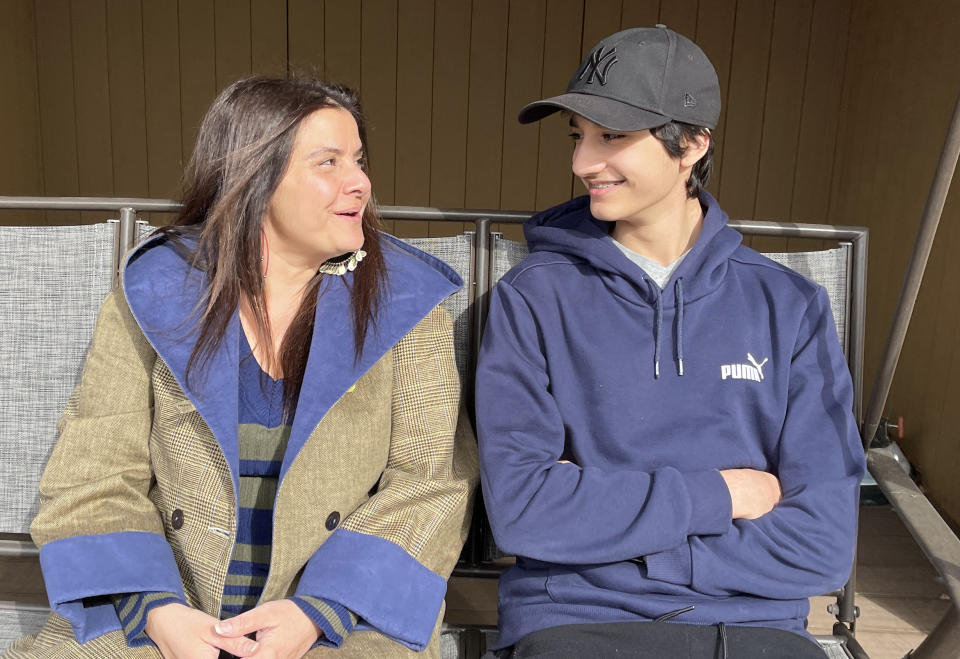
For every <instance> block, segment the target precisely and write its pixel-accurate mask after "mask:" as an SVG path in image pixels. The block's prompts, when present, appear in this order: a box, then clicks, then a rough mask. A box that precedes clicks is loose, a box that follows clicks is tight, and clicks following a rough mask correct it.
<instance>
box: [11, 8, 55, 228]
mask: <svg viewBox="0 0 960 659" xmlns="http://www.w3.org/2000/svg"><path fill="white" fill-rule="evenodd" d="M4 7H5V14H4V20H3V22H2V23H0V98H3V103H0V150H2V152H3V153H4V154H5V156H4V157H3V158H0V195H42V194H43V163H42V161H41V156H40V153H41V149H40V116H39V113H40V110H39V101H38V99H37V47H36V22H35V20H34V3H33V2H32V0H15V1H11V2H8V3H6V4H5V5H4ZM45 221H46V215H45V214H43V213H27V214H24V213H22V212H20V211H3V210H0V223H2V224H24V223H39V224H42V223H44V222H45Z"/></svg>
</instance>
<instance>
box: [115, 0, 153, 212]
mask: <svg viewBox="0 0 960 659" xmlns="http://www.w3.org/2000/svg"><path fill="white" fill-rule="evenodd" d="M107 51H108V57H109V62H108V66H107V79H108V81H109V84H108V86H109V94H108V95H109V99H110V102H109V106H108V109H109V117H110V128H111V139H110V146H111V149H112V154H111V155H112V163H113V190H112V191H111V194H114V195H117V196H120V197H146V196H148V195H149V194H150V188H149V184H148V178H149V177H148V165H147V121H146V95H145V84H144V83H145V73H144V38H143V12H142V9H141V7H140V3H139V2H128V1H126V0H107Z"/></svg>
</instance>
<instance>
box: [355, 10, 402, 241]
mask: <svg viewBox="0 0 960 659" xmlns="http://www.w3.org/2000/svg"><path fill="white" fill-rule="evenodd" d="M362 21H363V22H362V25H361V35H360V41H361V55H360V77H361V79H362V80H363V87H362V89H361V91H362V95H361V96H362V100H363V108H364V112H365V113H366V118H367V147H368V148H369V150H370V153H369V157H370V167H371V179H372V182H373V193H374V194H375V195H376V197H377V200H378V202H379V203H381V204H387V205H390V204H394V203H395V200H394V199H395V197H394V193H395V190H394V187H395V183H394V181H395V170H394V162H395V160H396V139H397V126H396V122H395V117H396V108H397V0H364V2H363V15H362ZM385 229H386V230H387V231H390V232H393V231H394V225H393V222H392V221H390V222H387V223H385Z"/></svg>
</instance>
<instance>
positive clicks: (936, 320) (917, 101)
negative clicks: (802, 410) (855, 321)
mask: <svg viewBox="0 0 960 659" xmlns="http://www.w3.org/2000/svg"><path fill="white" fill-rule="evenodd" d="M958 29H960V12H958V10H957V8H956V7H955V6H953V5H951V6H948V4H947V3H920V4H919V5H918V4H912V3H907V2H904V1H902V0H897V1H892V2H889V3H869V2H864V1H862V0H854V2H853V3H852V15H851V20H850V33H849V48H848V51H847V57H846V66H845V71H846V75H845V80H844V97H843V105H842V110H841V124H840V128H839V131H838V137H839V139H838V147H837V154H836V158H835V162H834V181H833V187H832V193H831V198H830V216H831V220H832V221H834V222H837V223H840V222H842V223H850V224H864V225H867V226H868V227H870V231H871V238H870V242H871V255H870V265H869V291H870V292H869V295H868V318H867V327H868V333H867V346H866V348H867V349H866V365H867V369H866V373H865V377H866V382H867V387H868V388H869V386H870V385H871V384H872V381H873V376H874V371H875V367H876V364H877V363H878V361H879V358H880V354H881V350H882V347H883V344H884V341H885V339H886V332H887V328H888V326H889V322H890V314H891V313H892V311H893V306H894V303H895V300H896V298H897V293H898V291H899V288H900V285H901V281H902V277H903V272H904V269H905V266H906V262H907V258H908V256H909V251H910V246H911V245H912V243H913V237H914V234H915V232H916V229H917V226H918V223H919V217H920V214H921V212H922V209H923V206H924V202H925V200H926V196H927V193H928V190H929V187H930V183H931V180H932V177H933V172H934V168H935V165H936V162H937V159H938V157H939V153H940V150H941V147H942V140H943V138H944V136H945V131H946V126H947V123H948V121H949V117H950V113H951V111H952V109H953V105H954V101H955V99H956V96H957V90H958V89H960V71H958V70H957V68H956V65H955V59H956V38H955V35H956V32H957V30H958ZM905 54H906V55H905ZM954 188H956V186H954ZM958 222H960V207H958V202H957V193H956V189H954V192H953V193H952V194H951V196H950V198H949V199H948V202H947V205H946V207H945V209H944V216H943V219H942V220H941V224H940V233H939V235H938V237H937V241H936V243H935V244H934V249H933V251H932V253H931V260H930V262H929V265H928V267H927V271H926V273H925V276H924V283H923V287H922V289H921V291H920V296H919V298H918V300H917V305H916V307H915V309H914V314H913V319H912V321H911V324H910V329H909V331H908V334H907V340H906V343H905V345H904V350H903V353H902V355H901V358H900V361H899V364H898V367H897V373H896V377H895V379H894V383H893V388H892V390H891V393H890V397H889V400H888V402H887V406H886V410H887V411H888V413H890V414H891V415H894V416H895V415H899V414H902V415H904V416H905V417H906V433H907V435H906V438H905V439H904V441H903V442H902V445H903V448H904V450H905V452H906V453H907V456H908V457H909V458H910V460H911V461H912V462H913V463H914V464H915V466H916V467H917V468H918V469H919V471H920V473H921V475H922V478H923V481H924V483H925V484H926V486H927V488H928V492H929V493H930V495H931V498H933V500H934V501H935V502H936V503H938V504H939V505H940V506H941V507H942V509H943V510H944V511H945V512H946V513H947V515H948V516H949V517H951V518H952V519H953V520H954V521H955V522H956V521H958V520H960V487H958V481H957V478H956V471H955V468H956V466H957V463H958V461H960V457H958V454H960V448H958V444H957V441H956V430H955V425H956V424H955V423H954V421H953V419H952V418H951V416H950V415H949V414H950V412H951V411H952V410H954V409H956V406H957V403H958V400H960V399H958V393H960V392H958V383H957V377H958V367H960V364H958V363H957V362H958V357H957V336H958V334H957V329H958V325H960V321H958V316H960V312H958V310H957V306H956V304H954V302H953V301H954V300H955V299H956V296H957V294H958V292H960V291H958V290H957V284H956V282H957V279H958V276H960V271H958V266H957V259H956V257H955V254H956V251H957V250H958V249H960V232H958V231H957V223H958Z"/></svg>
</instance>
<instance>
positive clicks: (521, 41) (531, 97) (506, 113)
mask: <svg viewBox="0 0 960 659" xmlns="http://www.w3.org/2000/svg"><path fill="white" fill-rule="evenodd" d="M546 5H547V3H546V2H544V1H543V0H536V1H533V0H531V1H529V2H512V3H511V4H510V15H509V17H508V26H507V67H506V80H505V81H504V90H505V91H504V104H503V161H502V164H501V168H500V172H501V173H500V208H507V209H531V208H533V207H534V206H535V204H536V194H537V155H538V150H539V139H538V131H537V130H536V128H535V127H530V126H521V125H520V124H519V123H518V122H517V111H519V110H520V108H521V107H523V106H524V105H526V104H527V103H529V102H530V101H535V100H537V99H538V98H540V93H541V90H542V88H543V87H542V84H541V83H542V76H543V43H544V26H545V24H546V13H547V6H546Z"/></svg>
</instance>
